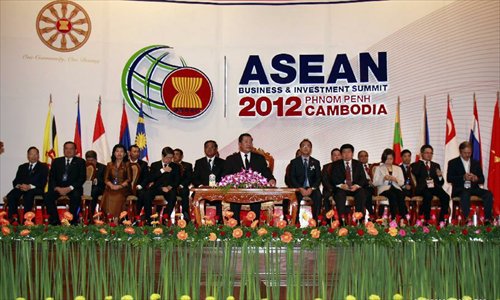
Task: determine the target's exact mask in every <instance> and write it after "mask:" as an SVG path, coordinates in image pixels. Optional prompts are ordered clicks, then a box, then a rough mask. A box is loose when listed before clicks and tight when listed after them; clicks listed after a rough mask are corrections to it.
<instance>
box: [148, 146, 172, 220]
mask: <svg viewBox="0 0 500 300" xmlns="http://www.w3.org/2000/svg"><path fill="white" fill-rule="evenodd" d="M161 155H162V159H161V160H159V161H157V162H154V163H152V164H151V169H150V172H149V179H148V186H149V189H148V190H147V191H146V192H145V193H144V206H145V207H151V206H152V204H153V200H154V198H155V197H156V196H158V195H161V196H163V197H165V200H166V201H167V211H166V212H165V213H164V215H166V216H167V217H166V218H165V219H168V220H170V215H171V214H172V211H173V210H174V207H175V201H177V199H176V196H177V187H178V186H179V182H180V167H179V165H178V164H176V163H174V162H173V158H174V150H173V149H172V148H170V147H165V148H163V150H162V151H161ZM145 217H146V220H147V222H148V223H149V222H150V220H151V214H148V212H146V214H145Z"/></svg>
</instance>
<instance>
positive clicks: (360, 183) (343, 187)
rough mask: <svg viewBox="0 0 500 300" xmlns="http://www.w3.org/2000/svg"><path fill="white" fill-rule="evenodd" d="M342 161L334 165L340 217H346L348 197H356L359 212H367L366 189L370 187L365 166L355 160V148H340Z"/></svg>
mask: <svg viewBox="0 0 500 300" xmlns="http://www.w3.org/2000/svg"><path fill="white" fill-rule="evenodd" d="M340 152H341V154H342V159H341V160H338V161H336V162H334V163H333V165H332V185H333V198H334V199H335V203H336V205H337V211H338V214H339V217H340V218H342V216H345V214H346V211H345V201H346V198H347V196H354V203H355V206H356V211H357V212H363V213H364V211H365V199H366V194H365V189H364V188H365V187H367V186H368V181H367V180H366V174H365V171H364V170H363V165H362V164H361V163H360V162H359V161H357V160H355V159H353V158H352V157H353V153H354V147H353V146H352V145H351V144H344V145H342V147H340Z"/></svg>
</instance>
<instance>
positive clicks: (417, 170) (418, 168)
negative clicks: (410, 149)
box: [410, 160, 444, 194]
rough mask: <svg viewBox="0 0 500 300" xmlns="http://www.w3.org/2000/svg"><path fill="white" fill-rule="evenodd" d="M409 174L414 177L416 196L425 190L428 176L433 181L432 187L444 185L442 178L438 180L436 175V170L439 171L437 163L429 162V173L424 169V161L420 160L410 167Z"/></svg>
mask: <svg viewBox="0 0 500 300" xmlns="http://www.w3.org/2000/svg"><path fill="white" fill-rule="evenodd" d="M410 168H411V172H412V174H413V175H414V176H415V180H416V190H415V192H416V193H417V194H420V193H421V192H422V191H423V190H425V189H427V178H428V177H429V176H430V177H431V178H432V180H433V181H434V187H440V186H442V185H443V184H444V178H441V180H440V179H439V177H438V176H437V174H436V170H438V169H439V170H441V167H440V166H439V164H438V163H435V162H433V161H431V165H430V169H429V173H427V169H426V167H425V163H424V161H422V160H420V161H417V162H414V163H412V164H411V165H410Z"/></svg>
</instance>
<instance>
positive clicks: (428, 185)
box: [426, 179, 434, 189]
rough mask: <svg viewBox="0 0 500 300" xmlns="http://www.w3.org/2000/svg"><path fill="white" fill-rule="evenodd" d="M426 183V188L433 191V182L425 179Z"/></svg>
mask: <svg viewBox="0 0 500 300" xmlns="http://www.w3.org/2000/svg"><path fill="white" fill-rule="evenodd" d="M426 182H427V188H429V189H433V188H434V180H432V179H427V180H426Z"/></svg>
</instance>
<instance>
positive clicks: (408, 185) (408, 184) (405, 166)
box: [399, 149, 415, 198]
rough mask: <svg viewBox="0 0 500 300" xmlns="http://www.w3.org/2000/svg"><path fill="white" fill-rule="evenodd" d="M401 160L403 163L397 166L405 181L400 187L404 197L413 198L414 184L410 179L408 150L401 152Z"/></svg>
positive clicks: (409, 155) (409, 153) (409, 154)
mask: <svg viewBox="0 0 500 300" xmlns="http://www.w3.org/2000/svg"><path fill="white" fill-rule="evenodd" d="M401 159H402V160H403V162H402V163H401V164H400V165H399V167H401V170H403V177H404V179H405V184H404V185H403V186H402V187H401V188H402V190H403V193H404V194H405V196H406V197H409V198H411V197H413V196H414V195H415V183H414V182H413V178H411V168H410V164H411V151H410V150H408V149H404V150H403V151H401Z"/></svg>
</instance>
